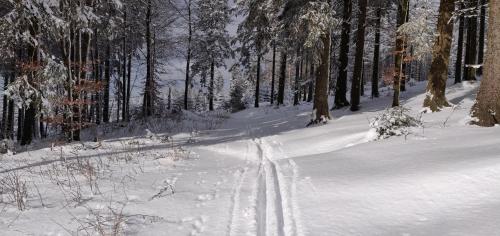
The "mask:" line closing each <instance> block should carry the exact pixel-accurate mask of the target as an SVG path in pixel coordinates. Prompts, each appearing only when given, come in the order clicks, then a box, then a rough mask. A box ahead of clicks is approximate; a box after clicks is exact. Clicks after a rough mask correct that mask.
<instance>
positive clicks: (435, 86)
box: [424, 0, 455, 112]
mask: <svg viewBox="0 0 500 236" xmlns="http://www.w3.org/2000/svg"><path fill="white" fill-rule="evenodd" d="M454 2H455V1H454V0H441V4H440V6H439V17H438V24H437V31H438V37H437V39H436V42H435V43H434V48H433V53H432V64H431V69H430V72H429V76H428V84H427V96H426V98H425V100H424V107H428V108H430V109H431V111H433V112H435V111H439V110H440V109H441V108H443V107H445V106H449V104H448V101H447V100H446V97H445V90H446V81H447V79H448V64H449V61H450V51H451V41H452V38H453V23H450V20H451V17H452V14H453V10H454V8H455V6H454Z"/></svg>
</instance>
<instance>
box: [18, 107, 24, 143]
mask: <svg viewBox="0 0 500 236" xmlns="http://www.w3.org/2000/svg"><path fill="white" fill-rule="evenodd" d="M23 126H24V108H19V109H18V111H17V141H19V142H20V141H21V140H22V138H23V129H24V128H23Z"/></svg>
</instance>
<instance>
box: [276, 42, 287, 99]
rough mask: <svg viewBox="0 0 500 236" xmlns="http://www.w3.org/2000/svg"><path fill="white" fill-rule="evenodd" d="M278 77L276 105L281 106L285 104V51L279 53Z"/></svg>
mask: <svg viewBox="0 0 500 236" xmlns="http://www.w3.org/2000/svg"><path fill="white" fill-rule="evenodd" d="M280 61H281V62H280V75H279V81H278V98H277V105H278V106H279V105H283V104H284V102H285V81H286V63H287V54H286V51H285V50H283V51H282V52H281V60H280Z"/></svg>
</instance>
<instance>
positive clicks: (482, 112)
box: [472, 1, 500, 127]
mask: <svg viewBox="0 0 500 236" xmlns="http://www.w3.org/2000/svg"><path fill="white" fill-rule="evenodd" d="M489 8H490V9H489V24H488V26H489V27H490V29H499V27H500V2H498V1H490V4H489ZM499 56H500V31H498V30H489V31H488V51H487V53H486V61H485V64H484V78H483V80H482V82H481V87H480V88H479V93H478V95H477V101H476V103H475V104H474V106H473V108H472V117H473V118H474V120H473V123H474V124H477V125H480V126H486V127H489V126H494V125H495V124H499V123H500V76H499V75H500V67H498V63H497V62H496V61H497V60H498V57H499Z"/></svg>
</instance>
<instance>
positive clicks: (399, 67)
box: [392, 0, 409, 107]
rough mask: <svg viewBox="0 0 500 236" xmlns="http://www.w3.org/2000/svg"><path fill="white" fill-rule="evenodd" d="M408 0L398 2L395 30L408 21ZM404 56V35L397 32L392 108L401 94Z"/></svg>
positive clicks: (397, 104) (397, 103)
mask: <svg viewBox="0 0 500 236" xmlns="http://www.w3.org/2000/svg"><path fill="white" fill-rule="evenodd" d="M408 8H409V0H398V20H397V28H398V29H399V27H401V26H402V25H403V24H404V23H405V22H406V20H407V19H408V17H407V14H408ZM404 54H405V39H404V35H403V34H402V33H401V32H400V31H399V30H398V33H397V36H396V51H395V58H394V62H395V66H394V97H393V99H392V106H393V107H397V106H399V96H400V93H401V81H402V80H404V79H405V78H404V77H405V75H404V70H403V64H404Z"/></svg>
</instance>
